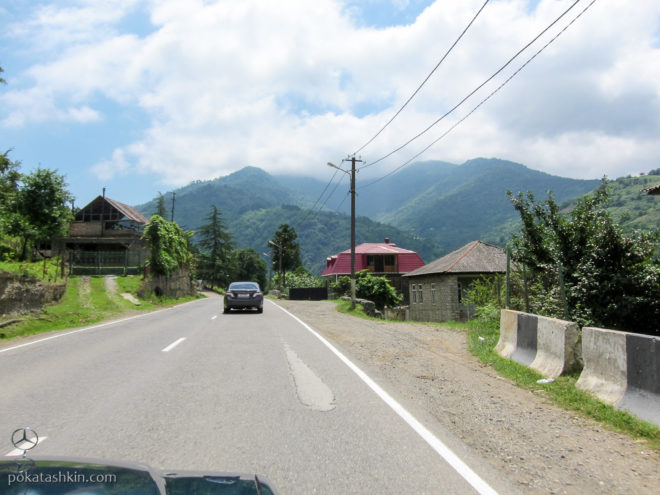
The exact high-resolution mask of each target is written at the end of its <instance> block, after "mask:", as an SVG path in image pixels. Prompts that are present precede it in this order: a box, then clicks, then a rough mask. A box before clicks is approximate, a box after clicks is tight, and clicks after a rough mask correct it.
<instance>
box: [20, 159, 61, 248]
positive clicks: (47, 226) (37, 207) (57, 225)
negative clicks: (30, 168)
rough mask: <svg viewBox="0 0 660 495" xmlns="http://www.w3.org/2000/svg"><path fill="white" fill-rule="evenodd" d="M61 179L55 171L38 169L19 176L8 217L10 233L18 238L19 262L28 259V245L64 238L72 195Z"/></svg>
mask: <svg viewBox="0 0 660 495" xmlns="http://www.w3.org/2000/svg"><path fill="white" fill-rule="evenodd" d="M66 186H67V184H66V182H65V181H64V176H63V175H60V174H58V173H57V171H54V170H47V169H42V168H38V169H37V170H35V171H34V172H32V173H31V174H28V175H25V176H23V177H22V185H21V187H20V188H19V189H18V191H17V194H16V201H15V205H14V207H13V212H11V213H10V215H9V222H8V223H9V229H8V231H9V234H10V235H15V236H17V237H20V238H21V240H22V247H21V252H20V255H19V257H20V259H21V260H25V259H26V258H27V253H28V246H29V245H30V244H33V245H36V244H39V243H43V242H48V241H50V240H51V239H52V238H54V237H57V236H60V235H63V234H64V233H65V232H66V229H67V227H68V225H69V223H70V222H71V219H72V213H71V209H70V208H69V206H68V204H69V203H70V202H71V200H72V196H71V194H70V193H69V191H68V190H67V189H66Z"/></svg>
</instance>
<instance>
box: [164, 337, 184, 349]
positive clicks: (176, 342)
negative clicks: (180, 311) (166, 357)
mask: <svg viewBox="0 0 660 495" xmlns="http://www.w3.org/2000/svg"><path fill="white" fill-rule="evenodd" d="M184 340H186V338H185V337H181V338H180V339H178V340H175V341H174V342H172V343H171V344H170V345H168V346H167V347H166V348H165V349H163V350H162V352H170V351H171V350H172V349H174V348H175V347H176V346H178V345H179V344H180V343H181V342H183V341H184Z"/></svg>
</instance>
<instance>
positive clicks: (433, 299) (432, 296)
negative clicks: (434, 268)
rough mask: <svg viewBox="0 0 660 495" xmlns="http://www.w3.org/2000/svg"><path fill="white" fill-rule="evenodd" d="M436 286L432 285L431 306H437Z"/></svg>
mask: <svg viewBox="0 0 660 495" xmlns="http://www.w3.org/2000/svg"><path fill="white" fill-rule="evenodd" d="M435 302H436V298H435V284H431V304H435Z"/></svg>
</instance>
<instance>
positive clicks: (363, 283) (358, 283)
mask: <svg viewBox="0 0 660 495" xmlns="http://www.w3.org/2000/svg"><path fill="white" fill-rule="evenodd" d="M332 290H333V292H334V293H335V294H341V295H349V294H350V291H351V279H350V277H347V276H343V277H339V280H337V282H336V283H334V284H332ZM355 295H356V296H357V297H358V298H360V299H367V300H368V301H373V303H374V304H375V305H376V308H378V309H380V310H382V309H383V308H384V307H385V306H388V307H390V308H393V307H395V306H398V305H399V304H401V301H403V296H402V295H401V294H397V292H396V289H395V288H394V287H392V285H390V282H389V280H387V278H386V277H375V276H373V275H372V274H371V272H369V270H360V271H359V272H357V273H356V274H355Z"/></svg>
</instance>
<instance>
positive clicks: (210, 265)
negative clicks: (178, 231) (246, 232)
mask: <svg viewBox="0 0 660 495" xmlns="http://www.w3.org/2000/svg"><path fill="white" fill-rule="evenodd" d="M206 221H207V222H208V223H206V224H205V225H202V226H201V227H200V228H199V236H200V240H199V243H198V244H199V246H200V248H201V251H202V256H201V268H202V271H203V272H204V273H205V277H206V280H209V281H210V282H211V286H212V287H214V286H216V285H218V284H219V285H221V286H223V287H224V286H226V285H227V284H228V283H229V279H230V276H231V272H232V269H231V253H232V250H233V249H234V245H233V243H232V240H231V239H232V236H231V234H230V233H229V232H227V230H226V228H225V224H224V222H223V220H222V214H221V213H220V211H218V208H217V207H216V206H215V205H213V206H211V210H210V211H209V214H208V215H207V216H206Z"/></svg>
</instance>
